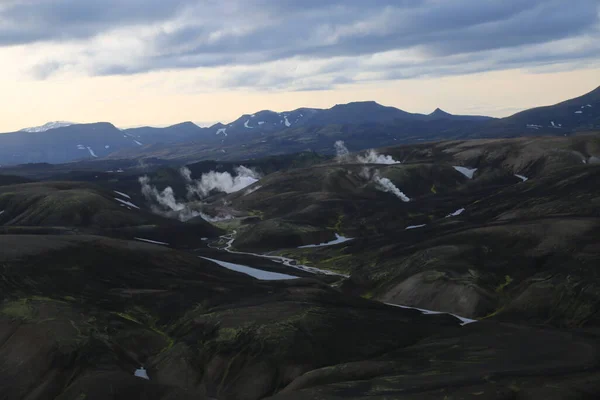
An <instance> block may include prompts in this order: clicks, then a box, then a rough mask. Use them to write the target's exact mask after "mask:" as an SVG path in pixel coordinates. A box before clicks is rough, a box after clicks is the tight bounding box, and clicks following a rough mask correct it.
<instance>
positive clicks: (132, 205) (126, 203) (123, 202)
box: [114, 197, 140, 210]
mask: <svg viewBox="0 0 600 400" xmlns="http://www.w3.org/2000/svg"><path fill="white" fill-rule="evenodd" d="M114 199H115V200H116V201H118V202H119V203H121V204H124V205H126V206H127V207H133V208H137V209H138V210H139V209H140V208H139V207H138V206H136V205H135V204H133V203H132V202H130V201H125V200H123V199H119V198H117V197H114Z"/></svg>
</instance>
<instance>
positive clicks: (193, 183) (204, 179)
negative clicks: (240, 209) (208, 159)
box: [181, 165, 260, 199]
mask: <svg viewBox="0 0 600 400" xmlns="http://www.w3.org/2000/svg"><path fill="white" fill-rule="evenodd" d="M235 172H236V174H237V175H236V176H235V177H234V176H232V175H231V174H230V173H229V172H215V171H209V172H207V173H205V174H202V176H201V177H200V179H196V180H194V179H192V174H191V172H190V170H189V169H188V168H186V167H183V168H181V175H182V176H183V178H184V179H185V180H186V182H187V184H188V185H187V190H188V198H191V197H193V196H194V195H196V196H198V197H199V198H201V199H202V198H204V197H206V196H208V195H209V194H210V192H211V191H213V190H216V191H219V192H224V193H233V192H237V191H240V190H242V189H244V188H246V187H248V186H250V185H252V184H253V183H256V182H258V180H259V179H260V175H259V174H258V173H257V172H256V171H253V170H251V169H250V168H247V167H244V166H243V165H240V166H239V167H237V168H236V169H235Z"/></svg>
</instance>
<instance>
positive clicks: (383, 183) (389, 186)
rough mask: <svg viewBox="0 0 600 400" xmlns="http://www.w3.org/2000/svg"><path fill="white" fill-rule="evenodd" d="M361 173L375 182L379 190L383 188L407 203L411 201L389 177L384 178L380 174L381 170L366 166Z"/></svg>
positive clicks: (383, 190) (363, 176)
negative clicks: (373, 169) (372, 169)
mask: <svg viewBox="0 0 600 400" xmlns="http://www.w3.org/2000/svg"><path fill="white" fill-rule="evenodd" d="M359 175H360V176H361V177H362V178H364V179H366V180H369V181H373V182H375V188H376V189H377V190H381V191H382V192H386V193H392V194H393V195H395V196H396V197H398V198H399V199H400V200H402V201H403V202H405V203H408V202H409V201H410V198H409V197H408V196H407V195H405V194H404V193H402V192H401V191H400V189H398V188H397V187H396V185H394V183H393V182H392V181H390V180H389V179H388V178H382V177H381V175H379V170H375V171H371V169H369V168H368V167H364V168H363V169H362V170H361V171H360V173H359Z"/></svg>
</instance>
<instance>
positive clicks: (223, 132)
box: [216, 128, 227, 136]
mask: <svg viewBox="0 0 600 400" xmlns="http://www.w3.org/2000/svg"><path fill="white" fill-rule="evenodd" d="M221 133H222V134H223V135H225V136H227V128H220V129H217V133H216V134H217V135H220V134H221Z"/></svg>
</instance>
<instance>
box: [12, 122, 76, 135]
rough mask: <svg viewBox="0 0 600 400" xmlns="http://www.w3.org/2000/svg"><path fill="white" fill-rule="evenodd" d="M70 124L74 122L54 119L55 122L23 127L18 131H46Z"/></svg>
mask: <svg viewBox="0 0 600 400" xmlns="http://www.w3.org/2000/svg"><path fill="white" fill-rule="evenodd" d="M70 125H75V123H74V122H67V121H55V122H47V123H45V124H44V125H41V126H34V127H31V128H24V129H21V130H20V131H19V132H30V133H33V132H46V131H49V130H50V129H56V128H64V127H65V126H70Z"/></svg>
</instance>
